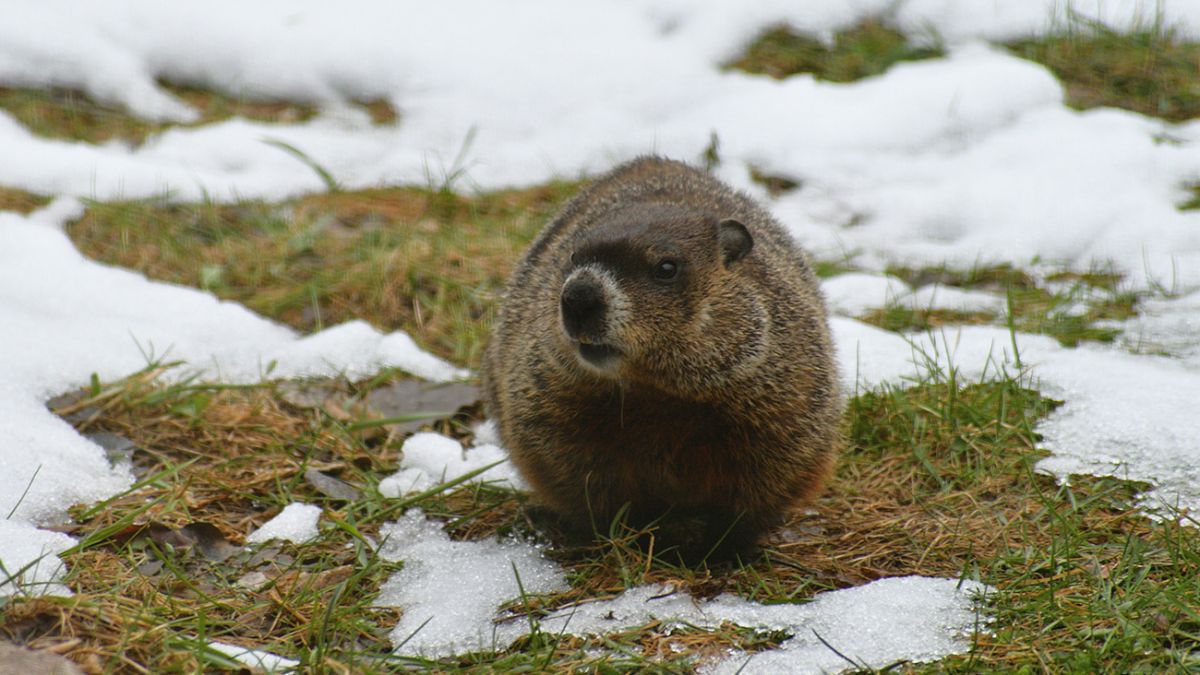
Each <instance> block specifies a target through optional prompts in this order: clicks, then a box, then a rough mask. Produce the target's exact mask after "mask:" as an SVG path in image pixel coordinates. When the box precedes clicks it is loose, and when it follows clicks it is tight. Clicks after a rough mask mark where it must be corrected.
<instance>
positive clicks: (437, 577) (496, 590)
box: [377, 510, 987, 673]
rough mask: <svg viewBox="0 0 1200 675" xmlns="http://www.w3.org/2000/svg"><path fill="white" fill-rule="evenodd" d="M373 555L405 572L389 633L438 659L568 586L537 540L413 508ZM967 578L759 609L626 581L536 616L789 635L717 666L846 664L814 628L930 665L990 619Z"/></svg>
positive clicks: (382, 601) (558, 627) (594, 628)
mask: <svg viewBox="0 0 1200 675" xmlns="http://www.w3.org/2000/svg"><path fill="white" fill-rule="evenodd" d="M385 536H387V537H388V539H387V541H386V542H385V544H384V546H383V549H382V553H383V555H384V557H385V558H387V559H389V560H403V561H404V569H402V570H401V571H400V572H398V573H397V574H396V575H394V576H393V577H392V578H391V579H389V580H388V582H387V583H386V584H385V585H384V588H383V590H382V591H381V592H380V596H379V599H378V600H377V603H378V604H379V605H382V606H392V605H396V606H399V607H401V608H403V610H404V615H403V617H402V619H401V622H400V624H398V625H397V626H396V628H395V630H394V631H393V632H392V642H393V643H394V644H396V646H397V651H398V653H399V654H401V655H406V656H423V657H427V658H436V657H445V656H451V655H453V654H459V653H465V652H469V651H478V650H495V649H504V648H505V647H507V646H508V645H510V644H511V643H512V642H513V641H514V640H516V639H517V638H519V637H521V636H523V635H525V634H527V633H528V632H529V630H530V621H529V619H528V618H525V617H520V616H516V617H502V616H499V614H498V612H499V607H500V606H501V605H502V604H503V603H505V602H509V601H512V600H515V599H518V598H519V597H520V593H521V591H520V587H519V586H518V584H517V580H516V578H515V576H514V568H515V570H516V574H519V576H520V584H521V587H523V588H524V589H525V593H527V594H537V593H549V592H553V591H560V590H564V589H565V588H566V583H565V579H564V577H563V573H562V571H561V570H560V569H559V568H558V567H557V565H554V564H552V563H550V562H548V561H546V560H545V559H544V558H542V557H541V554H540V552H539V551H538V549H537V548H536V547H534V546H531V545H529V544H523V543H518V542H512V541H509V542H496V541H473V542H456V541H451V540H450V538H449V537H447V536H446V534H445V532H443V531H442V528H441V524H440V523H437V522H435V521H427V520H425V518H424V516H423V514H421V513H420V511H417V510H413V511H410V512H408V513H406V514H405V515H404V517H403V518H402V519H401V520H400V521H399V522H397V523H395V524H394V525H391V526H389V527H388V528H387V530H386V531H385ZM985 590H986V587H985V586H983V585H982V584H979V583H977V582H972V581H964V582H961V583H959V582H957V581H955V580H953V579H932V578H925V577H901V578H893V579H881V580H879V581H876V582H873V583H870V584H867V585H864V586H860V587H858V588H849V589H845V590H841V591H833V592H827V593H821V594H819V595H817V596H816V597H815V598H814V599H813V601H812V602H811V603H808V604H803V605H762V604H759V603H756V602H750V601H747V600H744V599H742V598H738V597H735V596H731V595H722V596H719V597H717V598H714V599H713V600H709V601H705V602H701V601H697V600H696V599H694V598H692V597H690V596H688V595H687V594H684V593H676V592H672V591H671V590H670V589H663V588H661V587H657V586H640V587H637V588H632V589H629V590H627V591H625V592H624V593H622V594H621V595H620V596H618V597H616V598H614V599H612V600H604V601H597V602H584V603H582V604H579V605H576V606H572V607H567V608H563V609H560V610H558V611H555V612H553V613H551V614H550V615H548V616H545V617H542V618H541V619H539V620H538V622H537V623H538V628H539V630H541V631H544V632H546V633H549V634H567V635H605V634H608V633H612V632H616V631H620V630H624V629H628V628H633V627H637V626H641V625H644V624H646V623H649V622H650V621H651V620H654V619H659V620H662V621H664V622H665V623H667V624H668V625H683V624H688V625H692V626H696V627H699V628H704V629H716V628H717V627H719V626H720V625H721V624H722V623H724V622H730V623H734V624H737V625H740V626H744V627H749V628H759V629H763V630H784V631H787V632H789V633H791V634H792V637H791V638H789V639H788V640H786V641H785V642H784V643H783V644H782V645H781V646H780V649H779V650H777V651H770V652H765V653H762V654H756V655H753V656H747V655H740V656H736V657H732V658H730V659H728V660H726V661H725V662H724V663H723V664H721V665H720V666H719V667H717V668H715V669H714V672H735V671H737V669H738V668H739V667H741V666H742V665H743V663H744V662H745V661H747V660H749V667H750V670H749V671H747V672H814V673H816V672H824V671H827V670H830V669H833V670H838V669H843V668H845V667H846V665H847V664H846V663H845V662H844V661H842V660H841V658H840V657H838V656H837V655H836V654H834V653H833V652H832V651H830V650H829V648H827V647H825V646H824V645H823V644H822V643H821V641H820V639H819V638H818V637H817V635H820V637H821V638H824V639H825V641H826V642H828V643H829V644H831V645H833V646H834V647H836V648H838V650H839V651H841V652H842V653H843V654H846V655H848V656H850V657H852V658H854V659H855V660H856V661H860V662H861V663H862V664H865V665H867V666H870V667H876V668H878V667H882V666H885V665H887V664H889V663H892V662H895V661H897V660H902V659H903V660H909V661H916V662H921V661H931V660H936V659H938V658H941V657H943V656H946V655H948V654H957V653H961V652H964V651H966V649H967V648H968V647H969V646H970V645H969V642H968V641H967V638H968V637H969V636H970V635H971V634H973V632H974V631H975V629H976V628H977V627H978V626H979V625H980V624H983V623H986V622H987V620H986V619H984V618H981V617H980V616H979V614H978V611H977V605H976V597H975V596H976V595H977V594H980V593H982V592H984V591H985Z"/></svg>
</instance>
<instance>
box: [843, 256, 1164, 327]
mask: <svg viewBox="0 0 1200 675" xmlns="http://www.w3.org/2000/svg"><path fill="white" fill-rule="evenodd" d="M887 272H888V274H891V275H893V276H896V277H898V278H900V279H903V280H904V281H905V282H907V283H908V284H909V285H911V286H913V287H914V288H919V287H921V286H926V285H929V284H938V285H941V286H949V287H954V288H963V289H971V290H983V291H988V292H991V293H996V294H999V295H1001V296H1005V297H1007V298H1008V299H1009V304H1010V307H1011V313H1012V325H1013V326H1014V327H1015V328H1016V329H1017V330H1019V331H1022V332H1026V333H1041V334H1044V335H1049V336H1051V337H1054V338H1055V339H1057V340H1058V341H1059V342H1060V343H1061V344H1063V345H1064V346H1068V347H1074V346H1076V345H1078V344H1079V343H1080V342H1081V341H1084V340H1088V341H1097V342H1112V341H1113V340H1114V339H1115V338H1116V337H1117V336H1118V335H1119V334H1120V330H1119V329H1117V328H1113V327H1111V326H1110V325H1106V324H1105V323H1104V322H1109V321H1122V320H1125V319H1129V318H1131V317H1133V316H1135V315H1136V314H1137V305H1138V302H1140V300H1141V298H1142V294H1140V293H1137V292H1134V291H1130V290H1127V289H1126V288H1125V287H1124V286H1123V284H1122V278H1121V276H1120V275H1118V274H1116V273H1115V272H1112V271H1111V270H1106V269H1095V270H1092V271H1090V272H1069V271H1068V272H1057V273H1053V274H1050V275H1048V276H1047V277H1046V278H1045V280H1043V281H1039V280H1037V279H1035V278H1034V277H1033V276H1032V275H1030V274H1028V273H1026V272H1023V271H1021V270H1019V269H1016V268H1014V267H1012V266H1011V265H1007V264H1004V265H988V266H978V267H975V268H972V269H968V270H958V269H952V268H947V267H944V266H934V267H924V268H908V267H898V266H897V267H891V268H889V269H888V270H887ZM860 318H861V319H862V320H863V321H866V322H867V323H871V324H874V325H876V326H879V327H880V328H885V329H887V330H893V331H924V330H930V329H932V328H938V327H941V326H944V325H946V324H987V323H1000V324H1005V325H1007V320H1008V317H1004V316H996V315H993V314H991V313H989V312H978V311H976V312H959V311H953V310H943V309H926V308H920V307H915V308H914V307H910V306H907V305H903V304H895V305H889V306H887V307H883V308H880V309H876V310H872V311H871V312H869V313H867V314H866V315H864V316H862V317H860Z"/></svg>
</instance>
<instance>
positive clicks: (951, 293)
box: [821, 272, 1007, 317]
mask: <svg viewBox="0 0 1200 675" xmlns="http://www.w3.org/2000/svg"><path fill="white" fill-rule="evenodd" d="M821 290H822V291H824V293H825V301H826V304H827V305H828V307H829V311H830V312H833V313H835V314H840V315H842V316H850V317H853V316H860V315H862V314H865V313H866V312H868V311H870V310H872V309H878V308H882V307H886V306H895V305H898V306H903V307H907V308H910V309H914V310H923V309H949V310H954V311H958V312H988V313H991V314H999V315H1003V314H1004V312H1005V310H1006V309H1007V301H1006V300H1005V298H1003V297H1001V296H998V295H996V294H994V293H987V292H985V291H969V290H963V289H961V288H955V287H953V286H942V285H938V284H930V285H926V286H922V287H920V288H918V289H916V290H913V289H912V287H910V286H909V285H908V284H906V283H904V281H902V280H900V279H898V278H896V277H893V276H889V275H884V274H866V273H862V272H847V273H845V274H839V275H838V276H836V277H832V278H830V279H826V280H825V281H824V283H822V284H821Z"/></svg>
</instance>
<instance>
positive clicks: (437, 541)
mask: <svg viewBox="0 0 1200 675" xmlns="http://www.w3.org/2000/svg"><path fill="white" fill-rule="evenodd" d="M380 536H381V538H382V539H383V543H382V546H381V549H380V555H382V557H383V558H384V559H385V560H403V561H404V568H403V569H402V570H400V571H399V572H397V573H396V574H395V575H393V576H392V578H391V579H388V581H387V582H385V583H384V585H383V588H381V589H380V591H379V597H378V598H377V599H376V604H377V605H379V606H382V607H387V606H400V607H403V608H404V615H403V616H402V617H401V618H400V622H399V623H397V624H396V627H395V628H394V629H393V630H392V643H393V644H395V645H397V653H398V654H400V655H409V656H425V657H429V658H437V657H442V656H450V655H453V654H457V653H462V652H469V651H481V650H490V649H495V648H503V647H505V646H507V645H508V644H509V643H510V642H511V641H512V640H513V639H515V638H516V637H517V636H519V635H522V634H524V632H525V631H527V630H528V624H525V625H524V626H519V627H517V629H516V630H515V631H514V630H513V629H512V628H511V627H509V628H501V627H497V626H494V625H493V623H492V617H493V616H494V615H495V613H496V608H497V607H498V606H499V605H500V604H501V603H503V602H505V601H509V600H514V599H518V598H520V597H521V595H522V593H524V594H525V595H537V594H541V593H550V592H553V591H561V590H566V588H567V585H566V584H567V582H566V577H565V576H564V575H563V572H562V570H561V569H560V568H559V567H558V566H557V565H555V564H554V563H552V562H550V561H549V560H546V559H545V558H543V557H542V555H541V553H540V552H539V551H538V550H537V549H536V548H535V547H532V546H530V545H528V544H524V543H519V542H516V541H507V542H499V541H452V540H451V539H450V538H449V537H447V536H446V534H445V533H444V532H443V531H442V524H441V523H439V522H436V521H428V520H426V519H425V516H424V514H423V513H422V512H421V511H420V510H419V509H412V510H409V511H408V512H407V513H405V514H404V515H403V516H402V517H401V518H400V519H399V520H398V521H396V522H395V523H392V524H391V525H389V526H387V527H385V528H384V529H383V530H382V531H381V532H380Z"/></svg>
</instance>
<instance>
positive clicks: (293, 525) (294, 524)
mask: <svg viewBox="0 0 1200 675" xmlns="http://www.w3.org/2000/svg"><path fill="white" fill-rule="evenodd" d="M320 517H321V507H319V506H316V505H314V504H302V503H299V502H295V503H292V504H288V505H287V506H285V507H283V510H282V511H280V512H279V515H277V516H275V517H274V518H272V519H270V520H268V521H267V522H265V523H263V526H262V527H260V528H258V529H257V530H255V531H253V532H251V533H250V535H249V536H247V537H246V543H247V544H261V543H263V542H267V541H271V540H272V539H283V540H284V541H290V542H292V543H294V544H303V543H304V542H306V541H310V540H312V539H316V537H317V519H318V518H320Z"/></svg>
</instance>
